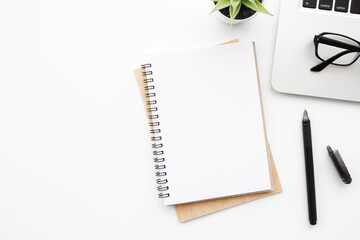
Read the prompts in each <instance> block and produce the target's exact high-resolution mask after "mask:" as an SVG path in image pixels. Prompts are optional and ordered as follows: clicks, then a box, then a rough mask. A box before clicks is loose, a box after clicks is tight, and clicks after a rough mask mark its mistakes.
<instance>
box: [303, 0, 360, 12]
mask: <svg viewBox="0 0 360 240" xmlns="http://www.w3.org/2000/svg"><path fill="white" fill-rule="evenodd" d="M349 6H350V11H349ZM303 7H304V8H318V9H320V10H325V11H326V10H327V11H331V10H334V11H335V12H342V13H347V12H350V13H353V14H360V0H351V2H350V0H303Z"/></svg>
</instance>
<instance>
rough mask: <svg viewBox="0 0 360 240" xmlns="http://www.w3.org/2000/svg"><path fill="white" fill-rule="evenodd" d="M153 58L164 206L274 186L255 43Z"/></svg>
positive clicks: (256, 190) (259, 190)
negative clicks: (163, 160) (264, 125)
mask: <svg viewBox="0 0 360 240" xmlns="http://www.w3.org/2000/svg"><path fill="white" fill-rule="evenodd" d="M146 60H147V62H146V63H151V65H152V67H151V68H148V69H147V70H148V71H152V73H153V74H152V76H151V77H152V78H153V79H154V82H153V84H151V83H150V84H149V85H154V86H155V89H154V90H152V91H153V92H155V93H156V97H155V99H156V101H157V108H158V111H157V112H156V114H158V115H159V119H157V120H158V121H159V122H160V126H159V128H160V129H161V136H162V141H161V143H162V144H163V148H162V150H163V151H164V155H163V156H164V158H165V165H166V169H164V171H166V172H167V175H166V176H165V177H163V178H167V179H168V183H167V186H168V187H169V190H168V191H167V193H169V194H170V196H169V197H168V198H164V203H165V204H166V205H172V204H179V203H186V202H192V201H200V200H205V199H212V198H220V197H225V196H232V195H239V194H246V193H251V192H261V191H268V190H271V186H272V184H271V177H270V171H269V164H268V157H267V151H266V145H265V136H264V127H263V122H262V112H261V106H260V97H259V89H258V80H257V72H256V63H255V56H254V48H253V43H252V42H246V43H238V44H229V45H224V46H217V47H212V48H206V49H196V50H188V51H180V52H173V53H163V54H157V55H151V56H148V57H147V59H146ZM152 91H151V92H152Z"/></svg>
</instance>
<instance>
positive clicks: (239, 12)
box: [211, 0, 271, 24]
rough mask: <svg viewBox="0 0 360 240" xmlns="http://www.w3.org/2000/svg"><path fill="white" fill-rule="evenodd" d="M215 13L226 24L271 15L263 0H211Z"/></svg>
mask: <svg viewBox="0 0 360 240" xmlns="http://www.w3.org/2000/svg"><path fill="white" fill-rule="evenodd" d="M211 1H213V2H214V4H215V7H214V9H213V11H212V12H211V13H213V12H215V14H216V16H217V17H218V18H219V19H220V20H222V21H223V22H225V23H228V24H236V23H240V22H243V21H246V20H248V19H250V18H253V17H255V16H256V14H257V13H259V12H261V13H265V14H269V15H271V14H270V13H269V12H268V11H267V10H266V8H265V7H264V6H263V5H262V2H263V0H211Z"/></svg>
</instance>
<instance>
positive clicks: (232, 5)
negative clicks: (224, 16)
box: [230, 0, 241, 17]
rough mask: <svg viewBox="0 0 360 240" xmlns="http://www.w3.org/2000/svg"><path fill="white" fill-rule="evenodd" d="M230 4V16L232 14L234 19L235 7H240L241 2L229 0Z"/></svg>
mask: <svg viewBox="0 0 360 240" xmlns="http://www.w3.org/2000/svg"><path fill="white" fill-rule="evenodd" d="M230 3H231V5H230V7H232V8H230V16H231V13H232V14H234V17H235V16H236V14H235V11H236V9H237V7H238V6H239V5H241V0H230Z"/></svg>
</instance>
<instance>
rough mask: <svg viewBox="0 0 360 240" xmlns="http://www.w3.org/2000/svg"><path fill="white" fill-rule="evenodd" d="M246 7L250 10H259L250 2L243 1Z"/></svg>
mask: <svg viewBox="0 0 360 240" xmlns="http://www.w3.org/2000/svg"><path fill="white" fill-rule="evenodd" d="M241 2H242V3H243V4H244V5H245V6H247V7H248V8H250V9H252V10H254V11H257V10H258V8H257V7H256V6H255V5H254V4H253V3H252V2H251V1H250V0H242V1H241Z"/></svg>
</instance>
